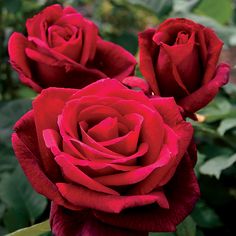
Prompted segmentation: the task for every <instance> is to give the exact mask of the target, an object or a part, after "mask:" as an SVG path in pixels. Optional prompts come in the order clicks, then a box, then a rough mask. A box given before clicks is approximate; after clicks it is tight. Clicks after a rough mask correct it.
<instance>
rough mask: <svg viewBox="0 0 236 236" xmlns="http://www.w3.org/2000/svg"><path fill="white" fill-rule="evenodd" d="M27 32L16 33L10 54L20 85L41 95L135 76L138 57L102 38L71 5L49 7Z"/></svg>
mask: <svg viewBox="0 0 236 236" xmlns="http://www.w3.org/2000/svg"><path fill="white" fill-rule="evenodd" d="M26 28H27V32H28V36H27V37H25V36H23V35H22V34H20V33H13V34H12V36H11V37H10V40H9V44H8V50H9V55H10V61H11V64H12V66H13V67H14V68H15V69H16V71H17V72H18V74H19V78H20V80H21V82H22V83H24V84H26V85H28V86H30V87H31V88H33V89H34V90H35V91H37V92H40V91H41V90H42V89H43V88H47V87H69V88H82V87H84V86H85V85H88V84H90V83H92V82H94V81H96V80H98V79H101V78H107V77H111V78H115V79H118V80H120V79H122V78H124V77H126V76H129V75H132V74H133V72H134V67H135V65H136V61H135V58H134V57H133V56H132V55H131V54H130V53H129V52H127V51H126V50H125V49H123V48H122V47H120V46H118V45H116V44H114V43H111V42H107V41H104V40H102V39H101V38H100V37H99V36H98V29H97V27H96V25H95V24H94V23H93V22H91V21H89V20H87V19H85V18H84V17H83V16H82V15H80V14H79V13H77V12H76V10H75V9H74V8H72V7H66V8H64V9H63V8H62V7H61V6H60V5H52V6H49V7H47V8H46V9H44V10H43V11H42V12H40V13H39V14H38V15H35V16H34V17H33V18H31V19H28V20H27V22H26Z"/></svg>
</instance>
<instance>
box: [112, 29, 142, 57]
mask: <svg viewBox="0 0 236 236" xmlns="http://www.w3.org/2000/svg"><path fill="white" fill-rule="evenodd" d="M111 40H112V42H114V43H117V44H119V45H120V46H122V47H124V48H125V49H126V50H128V51H130V52H131V53H132V54H133V55H135V54H136V53H137V50H138V39H137V36H136V35H135V34H133V33H130V32H123V33H122V34H121V35H119V36H117V35H116V36H114V37H111Z"/></svg>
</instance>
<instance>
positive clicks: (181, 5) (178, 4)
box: [173, 0, 199, 12]
mask: <svg viewBox="0 0 236 236" xmlns="http://www.w3.org/2000/svg"><path fill="white" fill-rule="evenodd" d="M198 2H199V0H174V1H173V11H174V12H189V11H191V10H192V9H193V7H195V6H196V4H197V3H198Z"/></svg>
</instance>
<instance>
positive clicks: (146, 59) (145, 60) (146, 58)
mask: <svg viewBox="0 0 236 236" xmlns="http://www.w3.org/2000/svg"><path fill="white" fill-rule="evenodd" d="M154 34H155V29H148V30H145V31H144V32H142V33H139V34H138V41H139V48H140V53H139V61H140V71H141V73H142V75H143V76H144V78H145V79H146V80H147V81H148V83H149V85H150V87H151V89H152V91H153V92H154V93H155V94H157V95H160V91H159V89H158V85H157V81H156V75H155V71H154V67H153V62H152V60H153V56H154V53H155V51H156V48H157V46H156V45H155V43H154V42H153V41H152V37H153V35H154Z"/></svg>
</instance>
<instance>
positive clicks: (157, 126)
mask: <svg viewBox="0 0 236 236" xmlns="http://www.w3.org/2000/svg"><path fill="white" fill-rule="evenodd" d="M126 81H128V82H127V83H129V84H130V82H129V81H130V78H127V80H126ZM135 81H136V82H137V84H139V85H141V86H139V88H142V86H143V85H144V84H145V83H143V82H140V81H141V79H139V78H135ZM136 82H135V83H136ZM135 83H134V84H133V85H135ZM130 85H132V83H131V84H130ZM143 88H144V86H143ZM141 90H144V91H146V89H141ZM141 90H140V89H139V90H137V91H136V90H130V89H129V88H127V87H126V86H124V85H123V84H122V83H121V82H119V81H118V80H116V79H102V80H99V81H97V82H95V83H92V84H90V85H89V86H87V87H85V88H83V89H81V90H76V89H66V88H48V89H46V90H43V91H42V93H41V94H40V95H39V96H38V97H37V98H36V99H35V101H34V102H33V108H32V110H31V111H30V112H29V113H27V114H26V115H25V116H23V117H22V118H21V119H20V120H19V121H18V122H17V123H16V125H15V133H14V134H13V138H12V141H13V148H14V150H15V153H16V155H17V158H18V160H19V162H20V164H21V166H22V168H23V170H24V171H25V173H26V175H27V177H28V178H29V180H30V182H31V184H32V186H33V187H34V188H35V189H36V191H38V192H39V193H41V194H43V195H45V196H46V197H48V198H49V199H51V200H52V201H53V202H54V203H53V206H52V211H51V226H52V230H53V233H54V234H55V235H59V236H60V235H85V236H87V235H91V236H92V235H93V236H94V235H95V236H96V235H112V234H114V235H140V236H141V235H147V234H148V232H150V231H157V232H161V231H174V230H175V227H176V225H177V224H178V223H180V222H181V221H182V220H183V219H184V218H185V217H186V216H187V214H189V213H190V211H191V210H192V208H193V206H194V204H195V202H196V200H197V199H198V197H199V189H198V184H197V181H196V178H195V175H194V172H193V160H194V159H195V152H194V151H193V148H192V145H190V143H191V141H192V136H193V128H192V126H191V124H190V123H188V122H186V121H185V120H184V119H183V118H182V115H181V113H180V108H179V107H178V106H177V105H176V103H175V101H174V99H173V98H163V97H155V96H153V97H152V98H149V97H147V96H146V95H145V93H144V92H143V91H141ZM45 104H47V106H45ZM190 146H191V148H189V147H190ZM189 155H194V156H193V157H191V156H190V157H189ZM151 214H152V215H151ZM136 230H138V232H136ZM104 232H106V233H104Z"/></svg>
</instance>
